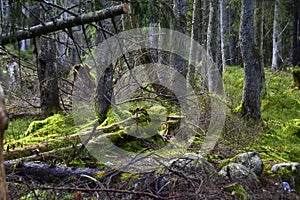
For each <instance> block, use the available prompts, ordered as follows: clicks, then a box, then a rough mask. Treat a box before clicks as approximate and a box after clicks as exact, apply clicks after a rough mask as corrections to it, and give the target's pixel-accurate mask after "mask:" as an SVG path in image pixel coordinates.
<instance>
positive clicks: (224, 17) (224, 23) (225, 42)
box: [220, 0, 227, 72]
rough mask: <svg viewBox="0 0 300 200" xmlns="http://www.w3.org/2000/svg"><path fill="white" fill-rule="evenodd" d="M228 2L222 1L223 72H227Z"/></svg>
mask: <svg viewBox="0 0 300 200" xmlns="http://www.w3.org/2000/svg"><path fill="white" fill-rule="evenodd" d="M226 7H227V0H220V35H221V57H222V71H223V72H225V71H226V59H227V51H226V49H227V37H226V35H227V31H226V28H227V10H226Z"/></svg>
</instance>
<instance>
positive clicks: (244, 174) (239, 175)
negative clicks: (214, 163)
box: [218, 163, 259, 185]
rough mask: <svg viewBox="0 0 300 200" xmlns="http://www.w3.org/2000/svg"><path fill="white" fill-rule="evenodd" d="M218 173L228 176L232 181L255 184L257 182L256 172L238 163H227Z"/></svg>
mask: <svg viewBox="0 0 300 200" xmlns="http://www.w3.org/2000/svg"><path fill="white" fill-rule="evenodd" d="M218 174H219V175H221V176H224V177H228V178H229V179H230V180H232V181H238V182H240V181H242V182H247V184H249V185H257V184H258V183H259V180H258V178H257V176H256V174H255V173H254V172H253V171H252V170H250V169H249V168H248V167H246V166H244V165H242V164H239V163H229V164H228V165H226V166H225V167H223V168H222V169H221V170H220V171H219V173H218Z"/></svg>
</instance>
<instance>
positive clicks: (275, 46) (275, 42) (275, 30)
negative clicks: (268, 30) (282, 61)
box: [272, 0, 281, 71]
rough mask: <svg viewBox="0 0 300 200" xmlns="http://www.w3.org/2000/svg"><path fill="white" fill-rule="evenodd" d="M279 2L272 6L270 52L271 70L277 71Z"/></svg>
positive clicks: (279, 40)
mask: <svg viewBox="0 0 300 200" xmlns="http://www.w3.org/2000/svg"><path fill="white" fill-rule="evenodd" d="M278 4H279V1H278V0H276V1H275V5H274V20H273V39H272V40H273V51H272V70H273V71H278V70H279V57H280V56H279V53H280V42H281V39H280V34H279V31H280V30H279V10H278Z"/></svg>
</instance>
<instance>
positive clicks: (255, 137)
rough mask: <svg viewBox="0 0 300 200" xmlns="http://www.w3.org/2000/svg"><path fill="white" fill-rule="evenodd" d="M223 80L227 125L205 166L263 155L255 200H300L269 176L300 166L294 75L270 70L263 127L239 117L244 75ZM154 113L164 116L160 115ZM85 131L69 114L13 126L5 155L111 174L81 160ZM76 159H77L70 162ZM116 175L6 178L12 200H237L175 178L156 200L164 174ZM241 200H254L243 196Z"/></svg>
mask: <svg viewBox="0 0 300 200" xmlns="http://www.w3.org/2000/svg"><path fill="white" fill-rule="evenodd" d="M223 80H224V86H225V91H226V96H227V100H226V105H227V108H228V110H227V117H226V121H225V125H224V127H223V133H222V137H221V139H219V141H218V142H217V144H216V146H215V148H214V149H213V150H212V151H211V152H210V154H208V155H207V156H206V159H207V160H208V161H209V162H210V163H212V164H213V165H214V166H215V168H216V169H220V167H221V166H220V165H219V164H220V163H221V162H222V160H225V159H228V158H232V157H233V156H235V155H236V154H238V153H241V152H247V151H253V150H255V151H257V152H259V154H260V157H261V158H262V160H263V163H264V170H263V174H262V177H260V182H261V185H260V186H259V187H254V186H251V185H248V189H249V190H250V191H251V197H252V199H297V198H299V192H300V181H299V177H292V176H289V175H288V176H286V175H285V174H274V173H273V171H272V170H271V167H272V166H273V165H274V164H277V163H282V162H298V163H300V148H299V146H300V118H299V116H300V90H299V89H297V88H295V87H294V86H293V80H292V75H291V72H290V71H289V70H286V71H280V72H276V73H273V72H270V71H269V70H266V91H265V93H264V94H263V97H262V103H261V110H262V121H261V122H260V123H255V122H249V121H244V120H242V119H241V117H240V114H239V112H238V111H239V108H240V101H241V98H242V87H243V69H242V68H240V67H228V68H227V71H226V72H225V73H224V75H223ZM152 111H153V112H163V111H161V110H160V111H158V110H155V109H154V110H152ZM149 112H150V111H149ZM86 123H87V124H86V125H85V126H80V127H78V126H75V125H74V121H73V118H72V115H70V114H66V113H64V114H60V115H54V116H52V117H50V118H47V119H45V120H40V119H38V118H33V117H22V118H17V119H14V120H12V121H11V122H10V125H9V128H8V130H7V131H6V133H5V141H4V142H5V144H4V145H5V146H4V149H5V150H6V151H9V153H7V152H6V155H5V156H6V157H5V159H6V160H14V159H18V158H21V160H22V162H25V161H34V162H36V163H46V164H48V165H50V166H51V165H61V166H71V167H76V168H98V169H104V170H108V171H110V169H109V167H108V166H107V165H106V163H104V162H99V161H98V160H97V159H96V158H93V156H91V155H90V154H89V151H87V150H86V149H83V150H81V151H80V152H75V151H76V150H77V149H78V147H77V146H76V145H77V144H80V143H81V141H82V138H80V137H78V135H77V136H76V133H78V132H84V131H87V130H89V129H91V128H92V126H93V122H92V120H90V121H87V122H86ZM105 123H106V124H105V126H107V125H111V124H113V123H116V121H115V120H111V121H110V119H108V120H107V121H106V122H105ZM103 126H104V125H103ZM124 126H125V125H124ZM112 129H113V127H112ZM113 131H115V132H117V136H118V137H120V138H122V139H123V140H122V141H123V142H124V140H125V139H128V138H126V136H125V135H126V133H124V132H123V130H119V129H118V130H113ZM124 137H125V139H124ZM117 139H118V138H117ZM117 139H116V141H117ZM117 142H118V141H117ZM147 142H150V143H151V142H153V143H155V142H159V143H160V145H163V144H164V141H160V140H156V139H153V140H151V141H147ZM140 144H141V143H140V141H134V142H133V141H130V142H128V144H123V143H122V144H121V145H122V148H127V150H128V149H131V150H132V149H134V151H137V150H141V149H143V148H144V147H142V148H140V146H139V145H140ZM198 145H199V146H200V145H201V138H200V139H199V138H198V139H197V138H196V140H195V142H194V144H193V146H192V148H191V150H190V151H197V150H198ZM66 147H70V148H66ZM53 150H55V151H53ZM37 151H38V153H37ZM49 151H53V152H52V153H50V154H45V156H44V155H43V154H41V153H43V152H49ZM74 152H75V157H72V156H74ZM33 155H35V156H33ZM41 155H43V156H41ZM30 156H31V157H30ZM32 156H33V157H32ZM70 158H72V159H70ZM12 171H13V170H12ZM110 172H111V173H108V172H107V171H105V172H103V174H101V173H100V174H98V176H97V177H89V176H87V177H82V178H81V179H76V178H74V177H69V178H68V179H65V180H59V181H58V180H55V181H54V182H52V183H47V182H43V181H41V180H36V179H34V178H33V177H30V176H24V175H22V176H21V175H19V174H17V173H10V174H8V183H9V188H10V195H11V197H12V199H186V197H187V196H184V195H188V196H189V199H232V198H234V196H232V195H233V194H232V193H231V192H228V191H224V190H223V189H224V187H225V186H227V185H230V184H232V183H231V182H230V180H227V179H217V180H215V179H214V180H203V181H200V182H197V181H193V180H191V179H187V178H186V177H182V176H180V175H179V174H178V173H176V172H174V171H171V172H169V173H168V176H169V177H172V178H173V179H172V180H173V183H174V185H173V186H172V187H171V188H169V190H168V194H166V193H154V192H153V189H150V188H155V187H156V185H155V184H158V183H160V181H161V180H163V179H164V176H162V174H163V173H162V172H161V171H155V172H154V173H147V174H143V175H141V174H131V173H125V172H124V173H118V172H116V171H110ZM286 177H288V178H289V179H290V180H287V181H289V182H290V184H291V187H292V188H293V189H295V190H296V191H295V192H287V191H283V190H282V188H280V184H281V182H282V181H283V180H286ZM174 179H175V181H174ZM297 184H299V185H297ZM76 188H77V189H76ZM78 188H84V189H81V190H80V189H78ZM95 188H98V189H99V188H100V189H99V190H97V189H95ZM133 188H135V189H133ZM222 188H223V189H222ZM240 190H241V189H237V191H235V192H236V193H238V192H240ZM195 191H197V192H198V193H197V196H195ZM192 193H194V194H192ZM241 193H243V192H241ZM240 198H241V199H247V198H249V197H247V196H244V197H243V196H242V197H241V196H240Z"/></svg>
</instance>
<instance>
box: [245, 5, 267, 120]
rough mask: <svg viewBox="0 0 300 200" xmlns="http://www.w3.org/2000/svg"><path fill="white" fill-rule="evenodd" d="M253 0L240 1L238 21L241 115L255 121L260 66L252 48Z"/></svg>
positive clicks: (258, 107) (258, 109)
mask: <svg viewBox="0 0 300 200" xmlns="http://www.w3.org/2000/svg"><path fill="white" fill-rule="evenodd" d="M253 21H254V0H243V1H242V12H241V21H240V43H241V54H242V59H243V65H244V69H245V72H244V87H243V97H242V110H241V111H242V116H243V117H245V118H251V119H253V120H255V121H259V120H260V119H261V111H260V87H261V86H260V84H261V74H262V73H261V66H260V64H259V59H258V57H257V56H256V55H255V52H254V51H255V50H254V30H253Z"/></svg>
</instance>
